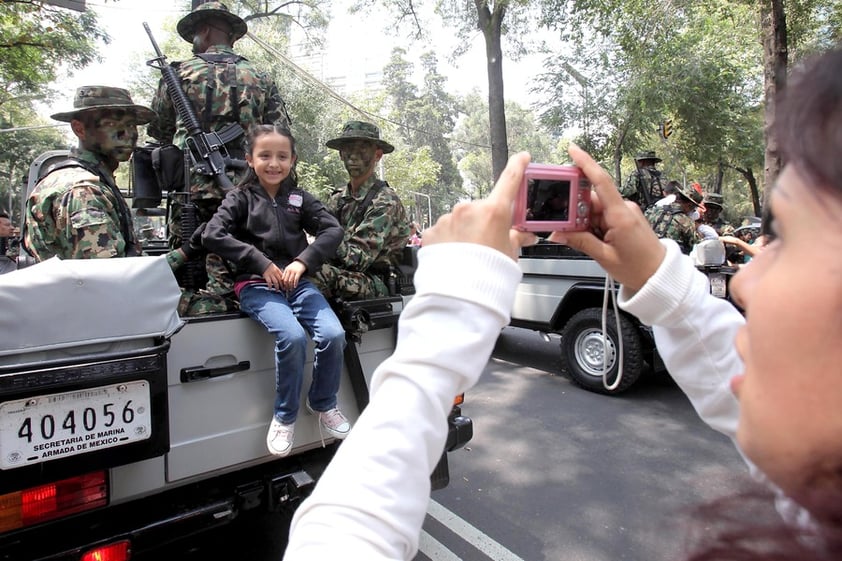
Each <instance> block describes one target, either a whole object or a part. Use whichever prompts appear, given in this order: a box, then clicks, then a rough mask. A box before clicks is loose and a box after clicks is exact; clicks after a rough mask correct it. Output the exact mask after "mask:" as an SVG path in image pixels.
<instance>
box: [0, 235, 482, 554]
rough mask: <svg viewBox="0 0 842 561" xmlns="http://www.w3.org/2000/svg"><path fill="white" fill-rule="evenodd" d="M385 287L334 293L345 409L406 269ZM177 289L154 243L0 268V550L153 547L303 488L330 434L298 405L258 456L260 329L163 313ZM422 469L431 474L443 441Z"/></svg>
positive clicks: (389, 317)
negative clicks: (355, 298) (144, 250)
mask: <svg viewBox="0 0 842 561" xmlns="http://www.w3.org/2000/svg"><path fill="white" fill-rule="evenodd" d="M407 255H408V258H410V259H411V258H412V257H413V256H414V253H411V252H407ZM398 286H400V287H401V289H402V290H401V292H402V294H396V295H395V296H393V297H388V298H381V299H376V300H366V301H360V302H351V303H344V304H338V305H337V306H336V309H337V312H338V314H339V315H340V319H341V320H342V322H343V325H344V326H345V327H346V331H347V334H348V342H349V344H348V347H347V350H346V353H345V367H344V371H343V375H342V383H341V388H340V392H339V407H340V408H341V409H342V411H343V412H344V413H345V414H346V416H347V417H348V418H349V419H350V420H351V421H352V422H353V421H355V420H356V419H357V417H358V416H359V413H360V411H361V410H362V409H363V408H364V407H365V405H366V404H367V402H368V390H367V383H368V380H369V379H370V376H371V374H372V373H373V371H374V369H375V368H376V367H377V365H378V364H380V362H381V361H383V360H384V359H385V358H386V357H388V356H389V355H390V354H391V353H392V351H393V349H394V346H395V341H396V335H397V320H398V317H399V316H400V313H401V311H402V309H403V306H404V302H405V299H407V298H409V297H411V292H412V290H411V278H408V279H407V278H404V279H401V282H400V283H399V284H398ZM178 298H179V288H178V286H177V283H176V280H175V278H174V276H173V274H172V272H171V271H170V269H169V267H168V266H167V264H166V260H165V259H164V258H163V257H133V258H124V259H107V260H64V261H62V260H59V259H55V258H54V259H51V260H48V261H45V262H43V263H40V264H38V265H34V266H31V267H27V268H24V269H22V270H19V271H16V272H14V273H10V274H6V275H2V276H0V334H2V336H0V560H2V561H11V560H16V561H19V560H46V559H50V560H58V559H61V560H75V561H79V560H84V561H90V560H99V559H109V560H113V561H120V560H126V559H128V558H129V557H130V556H131V555H132V554H152V555H154V553H155V552H156V551H158V550H159V548H162V547H165V546H166V545H167V544H169V543H170V542H172V541H173V540H176V539H179V538H183V537H186V536H190V535H192V534H195V533H197V532H201V531H207V530H210V529H213V528H214V527H217V526H219V525H221V524H225V523H227V522H229V521H231V520H232V519H234V518H235V517H237V516H238V515H239V514H240V513H242V512H244V511H247V510H253V509H258V508H260V509H290V510H291V509H294V508H295V507H296V506H297V504H298V503H299V502H300V501H301V499H302V498H304V497H305V496H306V495H307V494H308V493H309V491H310V490H311V489H312V487H313V485H314V483H315V482H316V481H317V480H318V478H319V476H320V475H321V473H322V472H323V470H324V468H325V467H326V466H327V464H328V462H329V461H330V460H331V458H332V457H333V454H334V453H335V451H336V449H337V447H338V446H339V445H340V443H339V442H335V441H333V440H332V439H330V438H324V439H323V437H322V435H321V434H320V431H319V427H318V421H317V418H316V417H315V416H314V415H311V414H309V413H307V412H306V411H304V410H302V412H301V414H300V415H299V418H298V421H297V423H296V430H295V445H294V449H293V451H292V453H291V454H290V455H289V456H287V457H285V458H281V459H278V458H275V457H273V456H271V455H269V453H268V451H267V450H266V430H267V428H268V424H269V420H270V419H271V416H272V404H273V396H274V391H273V389H274V359H273V356H274V341H273V339H272V337H271V335H269V334H268V333H267V332H266V330H265V329H263V328H262V327H261V326H260V325H259V324H258V323H257V322H254V321H253V320H251V319H249V318H248V317H246V316H244V315H241V314H239V313H233V314H219V315H212V316H206V317H197V318H187V319H183V318H180V317H179V316H178V315H177V313H176V304H177V302H178ZM308 362H309V363H310V364H311V363H312V348H311V349H310V356H309V359H308ZM305 372H306V377H307V378H309V372H310V365H309V364H308V366H307V368H306V369H305ZM308 386H309V379H305V381H304V384H303V392H306V391H307V388H308ZM302 403H304V400H303V399H302ZM460 403H461V401H460ZM448 422H449V426H450V433H449V436H448V441H447V446H446V448H447V450H453V449H456V448H458V447H461V446H464V445H465V443H467V442H468V441H469V440H470V439H471V437H472V434H473V432H472V422H471V420H470V419H469V418H466V417H463V416H462V415H461V409H460V407H459V405H458V404H455V405H454V408H453V410H452V411H451V414H450V416H449V418H448ZM431 478H432V484H433V488H441V487H444V486H446V485H447V484H448V481H449V475H448V465H447V454H446V452H445V451H443V454H442V460H441V462H440V463H439V465H438V466H437V468H436V470H435V471H434V473H433V474H432V475H431Z"/></svg>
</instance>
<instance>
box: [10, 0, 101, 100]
mask: <svg viewBox="0 0 842 561" xmlns="http://www.w3.org/2000/svg"><path fill="white" fill-rule="evenodd" d="M99 41H102V42H104V43H107V42H108V35H107V34H106V33H105V32H104V31H102V30H101V29H99V28H98V26H97V19H96V15H95V14H94V12H92V11H86V12H83V13H81V14H77V13H75V12H71V11H69V10H65V9H61V8H57V7H55V6H50V5H48V4H44V3H42V2H38V1H35V0H5V1H4V2H3V3H2V4H0V61H1V62H0V107H4V106H5V105H6V104H8V103H10V102H13V101H18V102H26V101H31V100H32V99H33V98H36V97H37V98H46V97H48V94H49V89H48V88H47V86H48V85H49V84H50V83H52V82H53V81H54V80H56V78H57V77H58V75H59V71H60V69H61V67H62V65H66V66H67V67H68V68H70V69H79V68H83V67H84V66H87V65H88V64H90V63H91V62H93V61H96V60H99V56H98V54H97V42H99Z"/></svg>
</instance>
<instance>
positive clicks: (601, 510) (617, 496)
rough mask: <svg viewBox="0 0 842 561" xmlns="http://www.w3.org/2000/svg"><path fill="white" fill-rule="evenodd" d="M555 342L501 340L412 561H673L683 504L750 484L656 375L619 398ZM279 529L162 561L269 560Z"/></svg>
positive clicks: (239, 532)
mask: <svg viewBox="0 0 842 561" xmlns="http://www.w3.org/2000/svg"><path fill="white" fill-rule="evenodd" d="M559 360H560V359H559V354H558V340H557V339H554V340H553V341H550V342H546V341H544V340H542V339H541V338H540V337H539V336H538V335H537V334H536V333H534V332H531V331H526V330H521V329H516V328H506V329H505V330H504V331H503V333H502V335H501V337H500V340H499V341H498V344H497V347H496V349H495V352H494V354H493V356H492V359H491V360H490V361H489V364H488V367H487V368H486V371H485V373H484V375H483V377H482V379H481V381H480V383H479V384H478V385H477V386H476V387H475V388H474V389H473V390H472V391H471V392H469V393H468V394H467V396H466V404H465V406H464V408H463V411H464V412H465V414H467V415H469V416H470V417H472V418H473V419H474V427H475V431H474V438H473V440H472V441H471V443H470V444H469V445H468V446H467V447H466V448H464V449H462V450H458V451H456V452H454V453H452V454H450V473H451V482H450V485H449V486H448V487H447V488H446V489H443V490H440V491H436V492H434V493H433V496H432V502H431V506H430V510H429V513H430V515H428V517H427V520H426V522H425V525H424V532H423V533H422V536H421V552H420V553H419V554H418V556H417V557H416V560H417V561H426V560H432V561H456V560H458V559H463V560H466V561H468V560H470V561H474V560H476V561H485V560H489V559H490V560H494V561H521V560H523V561H541V560H564V561H578V560H588V561H603V560H604V561H616V560H622V559H630V560H631V559H634V560H646V561H660V560H664V561H666V560H673V559H680V558H681V552H682V551H684V548H685V543H686V539H687V535H688V530H687V525H688V520H687V515H688V511H689V510H690V507H691V506H692V505H695V504H698V503H700V502H705V501H709V500H711V499H714V498H717V497H720V496H723V495H726V494H731V493H733V492H736V491H739V490H741V489H744V488H745V487H746V485H747V479H746V475H745V467H744V464H743V463H742V461H741V460H740V458H739V456H738V455H737V453H736V451H735V450H734V448H733V446H732V444H731V443H730V441H729V440H728V439H726V438H725V437H723V436H721V435H719V434H717V433H715V432H713V431H712V430H710V429H709V428H707V427H706V426H705V425H703V424H702V423H701V422H700V421H699V419H698V418H697V417H696V415H695V413H694V411H693V410H692V407H691V406H690V404H689V402H688V401H687V399H686V398H685V397H684V396H683V394H682V393H681V392H680V391H679V390H678V388H676V387H675V385H674V384H672V382H671V381H670V380H669V379H668V378H667V377H666V376H665V375H661V376H650V378H649V379H646V380H642V381H641V382H640V383H638V384H637V386H636V387H634V388H633V389H632V390H630V391H629V392H627V393H626V394H624V395H622V396H621V397H608V396H603V395H597V394H593V393H589V392H587V391H584V390H582V389H580V388H578V387H577V386H575V385H573V384H572V383H571V382H570V381H569V380H567V379H566V378H564V377H561V376H558V375H556V373H557V372H558V371H559ZM287 524H288V520H287V519H286V518H284V517H282V516H280V515H276V514H273V515H270V516H264V517H262V518H261V519H246V520H243V521H240V523H238V524H235V525H234V526H232V527H231V528H229V529H228V530H226V531H222V532H216V533H215V535H214V536H212V538H211V539H209V540H208V539H206V540H203V541H202V542H199V543H193V544H188V545H187V546H182V547H179V548H178V549H177V550H173V551H172V554H171V556H168V557H166V558H167V559H180V560H191V559H197V560H198V559H202V560H204V561H208V560H214V559H220V560H221V559H226V560H230V559H250V560H254V561H260V560H270V559H272V560H279V559H280V558H281V556H282V555H283V548H284V546H285V540H286V527H287Z"/></svg>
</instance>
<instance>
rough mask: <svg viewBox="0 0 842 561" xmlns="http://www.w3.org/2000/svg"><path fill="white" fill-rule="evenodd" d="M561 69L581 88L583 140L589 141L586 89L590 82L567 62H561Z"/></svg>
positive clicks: (588, 104)
mask: <svg viewBox="0 0 842 561" xmlns="http://www.w3.org/2000/svg"><path fill="white" fill-rule="evenodd" d="M561 67H562V68H564V70H565V71H566V72H567V73H568V74H570V76H571V77H572V78H573V79H574V80H576V81H577V82H579V85H580V86H582V98H583V100H584V103H583V109H582V113H584V116H583V117H582V128H583V129H584V131H585V138H586V139H588V140H590V136H589V133H588V131H589V128H590V126H589V125H590V117H589V115H588V113H589V112H590V99H589V97H588V87H589V86H590V81H589V80H588V79H587V78H585V76H584V75H583V74H582V73H581V72H579V71H578V70H576V69H575V68H573V67H572V66H570V63H568V62H562V63H561Z"/></svg>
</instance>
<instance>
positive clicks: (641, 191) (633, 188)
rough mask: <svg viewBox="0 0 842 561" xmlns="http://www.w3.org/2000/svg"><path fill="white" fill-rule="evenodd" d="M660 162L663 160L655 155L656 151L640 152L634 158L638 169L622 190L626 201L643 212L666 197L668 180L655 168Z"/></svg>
mask: <svg viewBox="0 0 842 561" xmlns="http://www.w3.org/2000/svg"><path fill="white" fill-rule="evenodd" d="M660 161H661V158H659V157H658V156H656V155H655V151H654V150H649V151H647V152H640V153H639V154H638V155H637V156H635V157H634V162H635V165H636V166H637V169H636V170H635V171H634V172H632V174H631V175H630V176H629V178H628V179H627V180H626V183H625V185H623V188H622V189H621V190H620V194H621V195H623V198H624V199H626V200H629V201H634V202H635V203H637V204H638V205H639V206H640V208H641V210H643V211H646V209H648V208H649V207H651V206H653V205H654V204H655V203H656V202H657V201H658V200H660V199H662V198H663V197H664V185H665V184H666V180H665V179H663V178H662V177H661V171H660V170H658V169H656V168H655V164H657V163H658V162H660Z"/></svg>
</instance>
